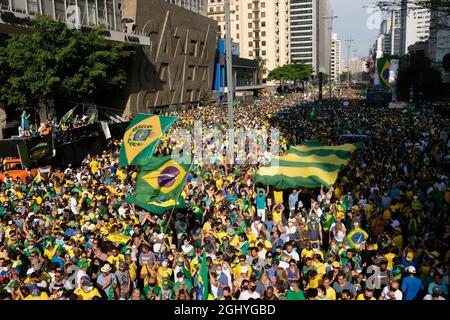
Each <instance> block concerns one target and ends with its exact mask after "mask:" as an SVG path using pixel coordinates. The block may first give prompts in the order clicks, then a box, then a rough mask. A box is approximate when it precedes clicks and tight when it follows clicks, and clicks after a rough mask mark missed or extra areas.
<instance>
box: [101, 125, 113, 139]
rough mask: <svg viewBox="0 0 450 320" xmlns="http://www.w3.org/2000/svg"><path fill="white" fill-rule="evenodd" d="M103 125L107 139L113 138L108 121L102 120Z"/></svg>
mask: <svg viewBox="0 0 450 320" xmlns="http://www.w3.org/2000/svg"><path fill="white" fill-rule="evenodd" d="M100 124H101V125H102V129H103V133H104V134H105V139H106V140H108V139H110V138H111V132H110V131H109V125H108V122H106V121H100Z"/></svg>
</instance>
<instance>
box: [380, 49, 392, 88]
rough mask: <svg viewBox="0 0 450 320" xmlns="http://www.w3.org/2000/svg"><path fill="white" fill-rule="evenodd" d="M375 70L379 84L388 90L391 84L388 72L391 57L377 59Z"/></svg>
mask: <svg viewBox="0 0 450 320" xmlns="http://www.w3.org/2000/svg"><path fill="white" fill-rule="evenodd" d="M377 69H378V74H379V76H380V81H381V84H383V85H384V86H386V87H388V88H390V87H391V84H390V83H389V72H390V69H391V57H389V56H388V57H384V58H378V59H377Z"/></svg>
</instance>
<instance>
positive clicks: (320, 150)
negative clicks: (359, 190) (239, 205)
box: [254, 141, 356, 190]
mask: <svg viewBox="0 0 450 320" xmlns="http://www.w3.org/2000/svg"><path fill="white" fill-rule="evenodd" d="M355 149H356V145H354V144H344V145H340V146H326V145H324V144H322V143H320V142H317V141H309V142H305V143H303V144H301V145H299V146H296V147H291V148H290V149H289V152H288V154H287V155H285V156H282V157H275V158H273V159H272V161H271V163H269V164H268V165H267V166H265V167H262V168H260V169H259V170H258V172H257V173H256V175H255V178H254V180H255V182H256V183H262V184H265V185H270V186H274V187H275V188H276V189H279V190H283V189H290V188H296V187H305V188H320V186H321V185H324V186H326V187H331V186H332V185H333V184H334V182H335V181H336V179H337V177H338V174H339V171H340V170H342V168H344V166H346V165H347V163H348V162H349V161H350V159H351V156H352V153H353V151H355Z"/></svg>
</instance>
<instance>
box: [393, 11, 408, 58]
mask: <svg viewBox="0 0 450 320" xmlns="http://www.w3.org/2000/svg"><path fill="white" fill-rule="evenodd" d="M404 32H405V30H403V28H402V12H401V10H394V11H392V31H391V55H403V54H404V53H405V50H404V44H403V43H402V39H403V35H402V34H403V33H404Z"/></svg>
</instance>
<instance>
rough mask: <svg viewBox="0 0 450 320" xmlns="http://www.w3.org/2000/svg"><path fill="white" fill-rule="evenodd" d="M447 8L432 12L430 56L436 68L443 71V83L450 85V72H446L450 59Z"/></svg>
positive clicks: (449, 23)
mask: <svg viewBox="0 0 450 320" xmlns="http://www.w3.org/2000/svg"><path fill="white" fill-rule="evenodd" d="M445 9H446V8H444V7H440V8H438V9H437V10H433V11H432V12H431V26H430V37H429V43H428V56H429V59H430V60H431V62H432V63H433V65H434V67H435V68H437V69H438V70H439V71H441V76H442V81H443V82H444V83H450V71H449V70H448V69H447V70H445V67H444V61H448V59H450V16H449V15H448V14H447V12H446V10H445Z"/></svg>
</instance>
